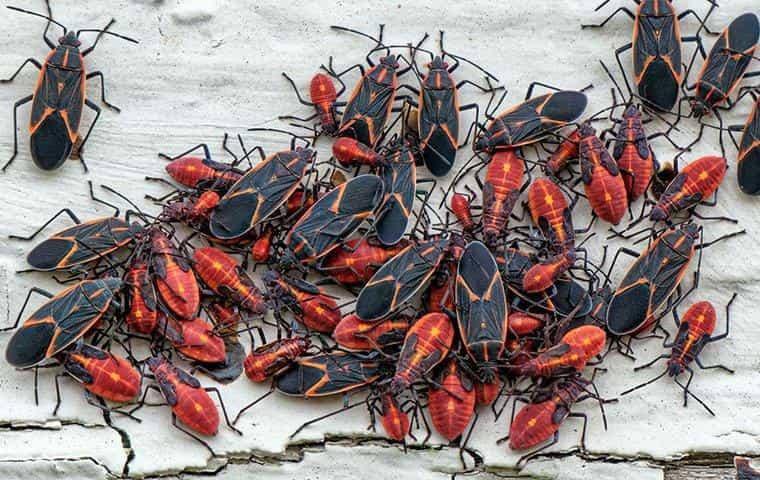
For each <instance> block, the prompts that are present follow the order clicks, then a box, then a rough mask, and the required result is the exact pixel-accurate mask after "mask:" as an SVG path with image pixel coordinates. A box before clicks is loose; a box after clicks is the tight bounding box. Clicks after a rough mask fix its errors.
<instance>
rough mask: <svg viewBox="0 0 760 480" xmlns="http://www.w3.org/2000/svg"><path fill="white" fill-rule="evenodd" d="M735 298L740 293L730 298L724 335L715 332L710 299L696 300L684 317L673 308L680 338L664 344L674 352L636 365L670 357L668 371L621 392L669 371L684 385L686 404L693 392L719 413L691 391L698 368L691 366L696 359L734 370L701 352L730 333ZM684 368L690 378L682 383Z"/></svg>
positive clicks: (649, 364) (714, 318) (700, 366)
mask: <svg viewBox="0 0 760 480" xmlns="http://www.w3.org/2000/svg"><path fill="white" fill-rule="evenodd" d="M735 298H736V294H735V293H734V295H733V296H732V297H731V300H729V302H728V304H727V305H726V331H725V333H722V334H720V335H713V332H714V331H715V322H716V318H717V315H716V314H715V308H714V307H713V306H712V304H711V303H710V302H705V301H702V302H697V303H695V304H693V305H692V306H691V307H689V309H688V310H687V311H686V313H685V314H684V316H683V319H681V320H679V319H678V312H676V310H675V309H673V319H674V320H675V322H676V326H677V327H678V333H677V334H676V339H675V340H674V341H673V342H670V343H669V342H668V341H667V339H666V340H665V342H664V343H663V346H664V347H665V348H670V349H671V350H670V354H669V355H668V354H663V355H660V356H659V357H657V358H655V359H654V360H652V361H651V362H649V363H647V364H645V365H641V366H639V367H636V368H635V369H634V370H641V369H643V368H648V367H651V366H652V365H654V364H655V363H657V362H658V361H659V360H663V359H666V360H667V361H668V362H667V368H666V369H665V371H664V372H662V374H661V375H658V376H656V377H655V378H653V379H651V380H649V381H647V382H644V383H642V384H641V385H638V386H636V387H633V388H631V389H628V390H626V391H625V392H623V393H621V395H627V394H629V393H631V392H633V391H634V390H638V389H639V388H642V387H645V386H647V385H649V384H651V383H654V382H656V381H657V380H659V379H660V378H662V377H664V376H665V375H668V376H670V377H672V378H673V381H674V382H676V383H677V384H678V385H679V386H680V387H681V388H683V405H684V406H686V404H687V399H688V395H691V396H692V397H694V399H696V400H697V401H698V402H699V403H700V404H701V405H702V406H703V407H705V409H706V410H707V411H708V412H710V414H711V415H712V416H715V413H714V412H713V411H712V410H711V409H710V407H708V406H707V405H706V404H705V403H704V402H703V401H702V400H700V399H699V398H697V397H696V396H695V395H694V394H693V393H692V392H690V391H689V386H690V385H691V380H692V378H694V370H693V369H692V367H691V363H692V362H695V363H696V364H697V366H698V367H699V368H701V369H703V370H707V369H712V368H719V369H721V370H724V371H726V372H728V373H734V371H733V370H731V369H730V368H728V367H725V366H723V365H711V366H709V367H706V366H705V365H704V364H703V363H702V361H701V360H700V358H699V355H700V354H701V353H702V349H704V348H705V346H706V345H707V344H709V343H712V342H717V341H718V340H722V339H724V338H726V337H727V336H728V329H729V312H730V309H731V304H732V303H733V302H734V299H735ZM684 372H689V379H688V380H687V381H686V385H682V384H681V383H680V382H679V381H678V376H679V375H681V374H682V373H684Z"/></svg>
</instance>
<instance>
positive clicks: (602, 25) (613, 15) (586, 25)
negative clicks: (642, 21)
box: [581, 7, 636, 28]
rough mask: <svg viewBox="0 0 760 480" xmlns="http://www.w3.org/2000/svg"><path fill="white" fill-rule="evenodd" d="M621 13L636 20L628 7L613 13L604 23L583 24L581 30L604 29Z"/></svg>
mask: <svg viewBox="0 0 760 480" xmlns="http://www.w3.org/2000/svg"><path fill="white" fill-rule="evenodd" d="M620 12H622V13H625V14H626V15H628V16H629V17H631V20H635V19H636V15H634V14H633V12H632V11H630V10H629V9H628V8H627V7H620V8H618V9H617V10H615V11H614V12H612V13H611V14H610V16H609V17H607V18H605V19H604V21H602V23H591V24H581V28H602V27H604V26H605V25H606V24H607V22H609V21H610V20H612V19H613V18H614V17H615V16H617V14H618V13H620Z"/></svg>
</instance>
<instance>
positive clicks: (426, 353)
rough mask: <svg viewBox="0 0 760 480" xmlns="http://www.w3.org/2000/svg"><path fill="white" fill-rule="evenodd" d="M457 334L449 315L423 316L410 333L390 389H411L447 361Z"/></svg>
mask: <svg viewBox="0 0 760 480" xmlns="http://www.w3.org/2000/svg"><path fill="white" fill-rule="evenodd" d="M454 336H455V330H454V326H453V325H452V323H451V320H450V319H449V316H448V315H446V314H443V313H428V314H425V315H423V316H422V317H420V318H419V319H418V320H417V321H416V322H415V323H414V325H412V328H410V329H409V331H407V332H406V338H405V339H404V345H403V346H402V347H401V353H400V354H399V358H398V362H397V363H396V373H395V374H394V375H393V377H392V378H391V380H390V385H389V388H390V392H391V393H392V394H398V393H400V392H401V391H402V390H404V389H406V388H409V387H410V386H411V385H412V384H413V383H415V382H417V381H419V380H420V379H422V378H424V377H425V376H426V375H427V374H428V373H429V372H430V371H431V370H432V369H433V368H435V366H436V365H438V364H439V363H441V362H442V361H444V360H445V359H446V356H447V355H448V353H449V350H450V349H451V345H452V344H453V342H454Z"/></svg>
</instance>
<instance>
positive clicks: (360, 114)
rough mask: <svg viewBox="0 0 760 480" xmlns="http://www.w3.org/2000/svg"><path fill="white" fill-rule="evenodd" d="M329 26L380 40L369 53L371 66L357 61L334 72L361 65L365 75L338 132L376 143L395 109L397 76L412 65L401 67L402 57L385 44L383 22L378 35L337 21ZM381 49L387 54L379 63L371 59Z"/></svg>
mask: <svg viewBox="0 0 760 480" xmlns="http://www.w3.org/2000/svg"><path fill="white" fill-rule="evenodd" d="M330 28H332V29H334V30H340V31H346V32H352V33H356V34H358V35H362V36H364V37H367V38H369V39H371V40H374V41H375V42H377V45H378V46H377V47H376V48H374V49H373V50H372V51H370V52H369V53H368V54H367V58H366V60H367V64H368V65H369V66H370V69H369V70H367V71H366V72H365V71H364V67H363V66H362V65H359V64H357V65H354V66H352V67H349V68H348V69H346V70H344V71H343V72H340V73H334V74H333V76H335V77H336V78H340V77H342V76H343V75H344V74H345V73H347V72H349V71H351V70H353V69H354V68H358V69H359V71H360V72H361V75H362V77H361V79H360V80H359V82H358V83H357V84H356V87H354V90H353V91H352V92H351V96H350V97H349V99H348V101H347V102H346V108H345V109H344V111H343V116H342V118H341V122H340V126H339V127H338V136H341V137H351V138H355V139H356V140H358V141H360V142H361V143H363V144H364V145H367V146H369V147H374V146H375V145H377V144H378V142H379V141H380V139H381V137H382V133H383V127H384V126H385V124H386V122H387V121H388V119H389V118H390V116H391V112H392V111H393V103H394V101H395V100H396V92H397V90H398V86H399V85H398V77H399V76H401V75H403V74H405V73H406V72H408V71H409V70H410V69H411V68H412V67H411V66H408V67H405V68H402V69H399V63H398V60H399V59H400V58H403V57H402V56H401V55H394V54H391V53H390V49H389V48H388V47H385V46H384V45H383V43H382V40H383V25H380V36H379V38H377V39H375V38H373V37H371V36H369V35H367V34H365V33H362V32H358V31H356V30H352V29H350V28H345V27H339V26H335V25H333V26H331V27H330ZM381 49H383V50H386V55H385V56H383V57H381V58H380V63H378V64H377V65H376V64H375V63H374V62H373V61H372V58H371V55H372V53H373V52H375V51H377V50H381ZM330 63H331V65H330V66H329V69H330V70H332V58H331V59H330Z"/></svg>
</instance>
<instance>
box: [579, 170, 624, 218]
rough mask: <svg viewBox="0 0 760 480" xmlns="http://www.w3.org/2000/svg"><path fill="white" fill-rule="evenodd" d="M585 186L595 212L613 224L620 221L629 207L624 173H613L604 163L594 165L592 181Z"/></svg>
mask: <svg viewBox="0 0 760 480" xmlns="http://www.w3.org/2000/svg"><path fill="white" fill-rule="evenodd" d="M584 186H585V190H586V196H587V197H588V201H589V203H590V204H591V209H592V210H594V213H596V214H597V215H598V216H599V218H601V219H602V220H604V221H606V222H610V223H611V224H613V225H617V224H618V223H620V220H621V219H622V218H623V215H625V212H626V210H627V209H628V192H626V189H625V183H623V177H622V175H620V174H618V175H612V174H611V173H610V172H609V171H608V170H607V169H606V168H604V167H603V166H602V165H594V167H593V170H592V173H591V182H590V183H588V184H585V185H584Z"/></svg>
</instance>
